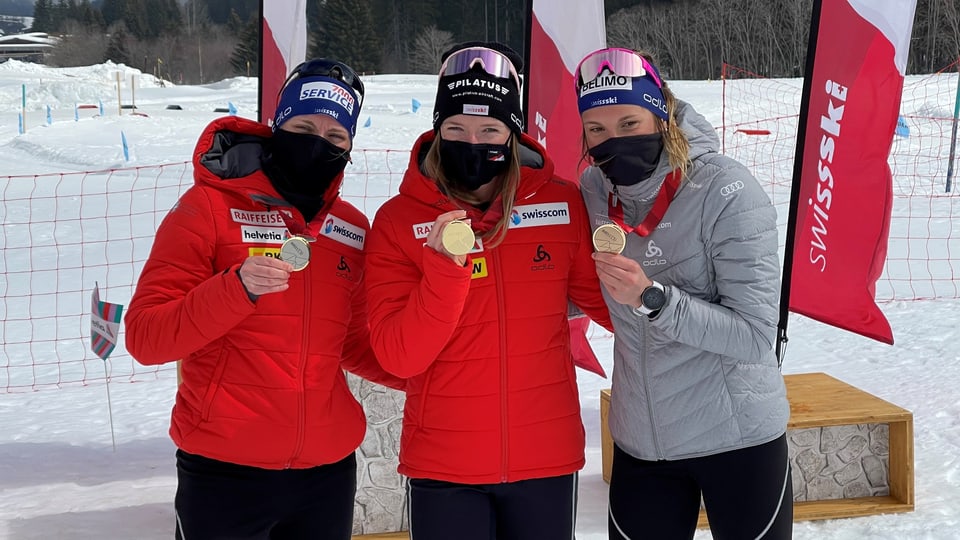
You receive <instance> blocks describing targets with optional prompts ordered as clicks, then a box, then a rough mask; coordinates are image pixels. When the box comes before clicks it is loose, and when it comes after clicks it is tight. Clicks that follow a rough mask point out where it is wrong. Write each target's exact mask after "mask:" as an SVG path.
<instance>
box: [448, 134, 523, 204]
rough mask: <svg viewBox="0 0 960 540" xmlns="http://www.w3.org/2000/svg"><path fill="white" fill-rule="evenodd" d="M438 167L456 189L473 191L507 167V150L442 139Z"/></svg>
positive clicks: (490, 145)
mask: <svg viewBox="0 0 960 540" xmlns="http://www.w3.org/2000/svg"><path fill="white" fill-rule="evenodd" d="M440 166H441V167H442V168H443V172H444V174H446V175H447V178H448V179H449V180H450V183H451V184H452V185H453V186H454V187H455V188H457V189H458V190H461V191H465V192H470V191H475V190H477V189H479V188H480V187H482V186H485V185H486V184H489V183H490V182H491V181H492V180H493V179H494V178H496V177H497V176H499V175H501V174H503V173H504V172H505V171H506V170H507V169H508V168H509V167H510V146H509V145H506V144H470V143H466V142H462V141H448V140H444V139H441V140H440Z"/></svg>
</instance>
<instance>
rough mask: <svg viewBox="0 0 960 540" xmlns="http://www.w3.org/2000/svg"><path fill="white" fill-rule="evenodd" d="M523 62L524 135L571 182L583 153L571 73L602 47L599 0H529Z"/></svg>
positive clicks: (557, 171) (601, 1) (603, 37)
mask: <svg viewBox="0 0 960 540" xmlns="http://www.w3.org/2000/svg"><path fill="white" fill-rule="evenodd" d="M532 10H533V13H531V14H530V36H529V41H528V43H529V52H528V54H527V58H525V59H524V63H525V64H526V66H527V68H526V78H525V80H524V85H525V86H526V95H527V103H526V109H525V114H526V117H527V122H526V124H527V133H529V134H530V135H531V136H533V137H534V138H535V139H537V140H538V141H539V142H540V144H542V145H543V146H545V147H547V150H549V152H550V157H551V159H553V163H554V165H555V166H556V169H555V170H556V174H557V176H559V177H561V178H567V179H569V180H573V181H577V179H578V178H579V174H578V165H579V164H580V157H581V156H582V155H583V148H582V146H581V142H580V141H581V138H580V134H581V133H582V132H583V129H582V128H581V124H580V113H579V112H578V111H577V93H576V91H575V90H574V88H573V81H574V78H573V72H574V70H575V69H577V64H579V63H580V60H581V59H583V57H584V56H586V55H587V54H588V53H591V52H593V51H595V50H597V49H602V48H604V47H606V27H605V25H604V22H603V0H533V1H532Z"/></svg>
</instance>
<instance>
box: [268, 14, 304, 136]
mask: <svg viewBox="0 0 960 540" xmlns="http://www.w3.org/2000/svg"><path fill="white" fill-rule="evenodd" d="M260 14H261V18H260V121H261V122H263V123H267V121H268V120H272V119H273V113H274V111H275V110H276V108H277V94H279V93H280V86H281V85H283V81H285V80H286V79H287V74H288V73H289V72H290V70H291V69H293V68H294V67H296V66H297V65H298V64H299V63H300V62H303V61H304V59H305V58H306V56H307V2H306V0H261V2H260Z"/></svg>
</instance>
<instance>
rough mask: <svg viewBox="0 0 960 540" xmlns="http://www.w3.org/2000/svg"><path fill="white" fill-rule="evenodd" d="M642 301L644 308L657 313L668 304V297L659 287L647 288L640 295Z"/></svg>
mask: <svg viewBox="0 0 960 540" xmlns="http://www.w3.org/2000/svg"><path fill="white" fill-rule="evenodd" d="M640 301H641V302H643V307H645V308H647V309H649V310H651V311H656V310H658V309H661V308H662V307H663V305H664V304H666V303H667V295H666V293H664V292H663V291H662V290H660V289H659V288H658V287H647V288H646V289H644V290H643V294H641V295H640Z"/></svg>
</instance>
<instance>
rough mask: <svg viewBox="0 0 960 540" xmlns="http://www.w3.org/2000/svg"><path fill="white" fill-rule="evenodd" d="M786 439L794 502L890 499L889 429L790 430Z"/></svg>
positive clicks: (884, 426)
mask: <svg viewBox="0 0 960 540" xmlns="http://www.w3.org/2000/svg"><path fill="white" fill-rule="evenodd" d="M787 436H788V438H789V444H788V448H789V456H790V463H791V465H792V466H793V500H794V501H814V500H816V501H820V500H827V499H850V498H854V497H873V496H881V495H889V494H890V484H889V480H888V478H889V467H890V460H889V456H890V450H889V449H890V430H889V425H887V424H857V425H848V426H830V427H817V428H809V429H793V430H790V431H789V432H788V434H787Z"/></svg>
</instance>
